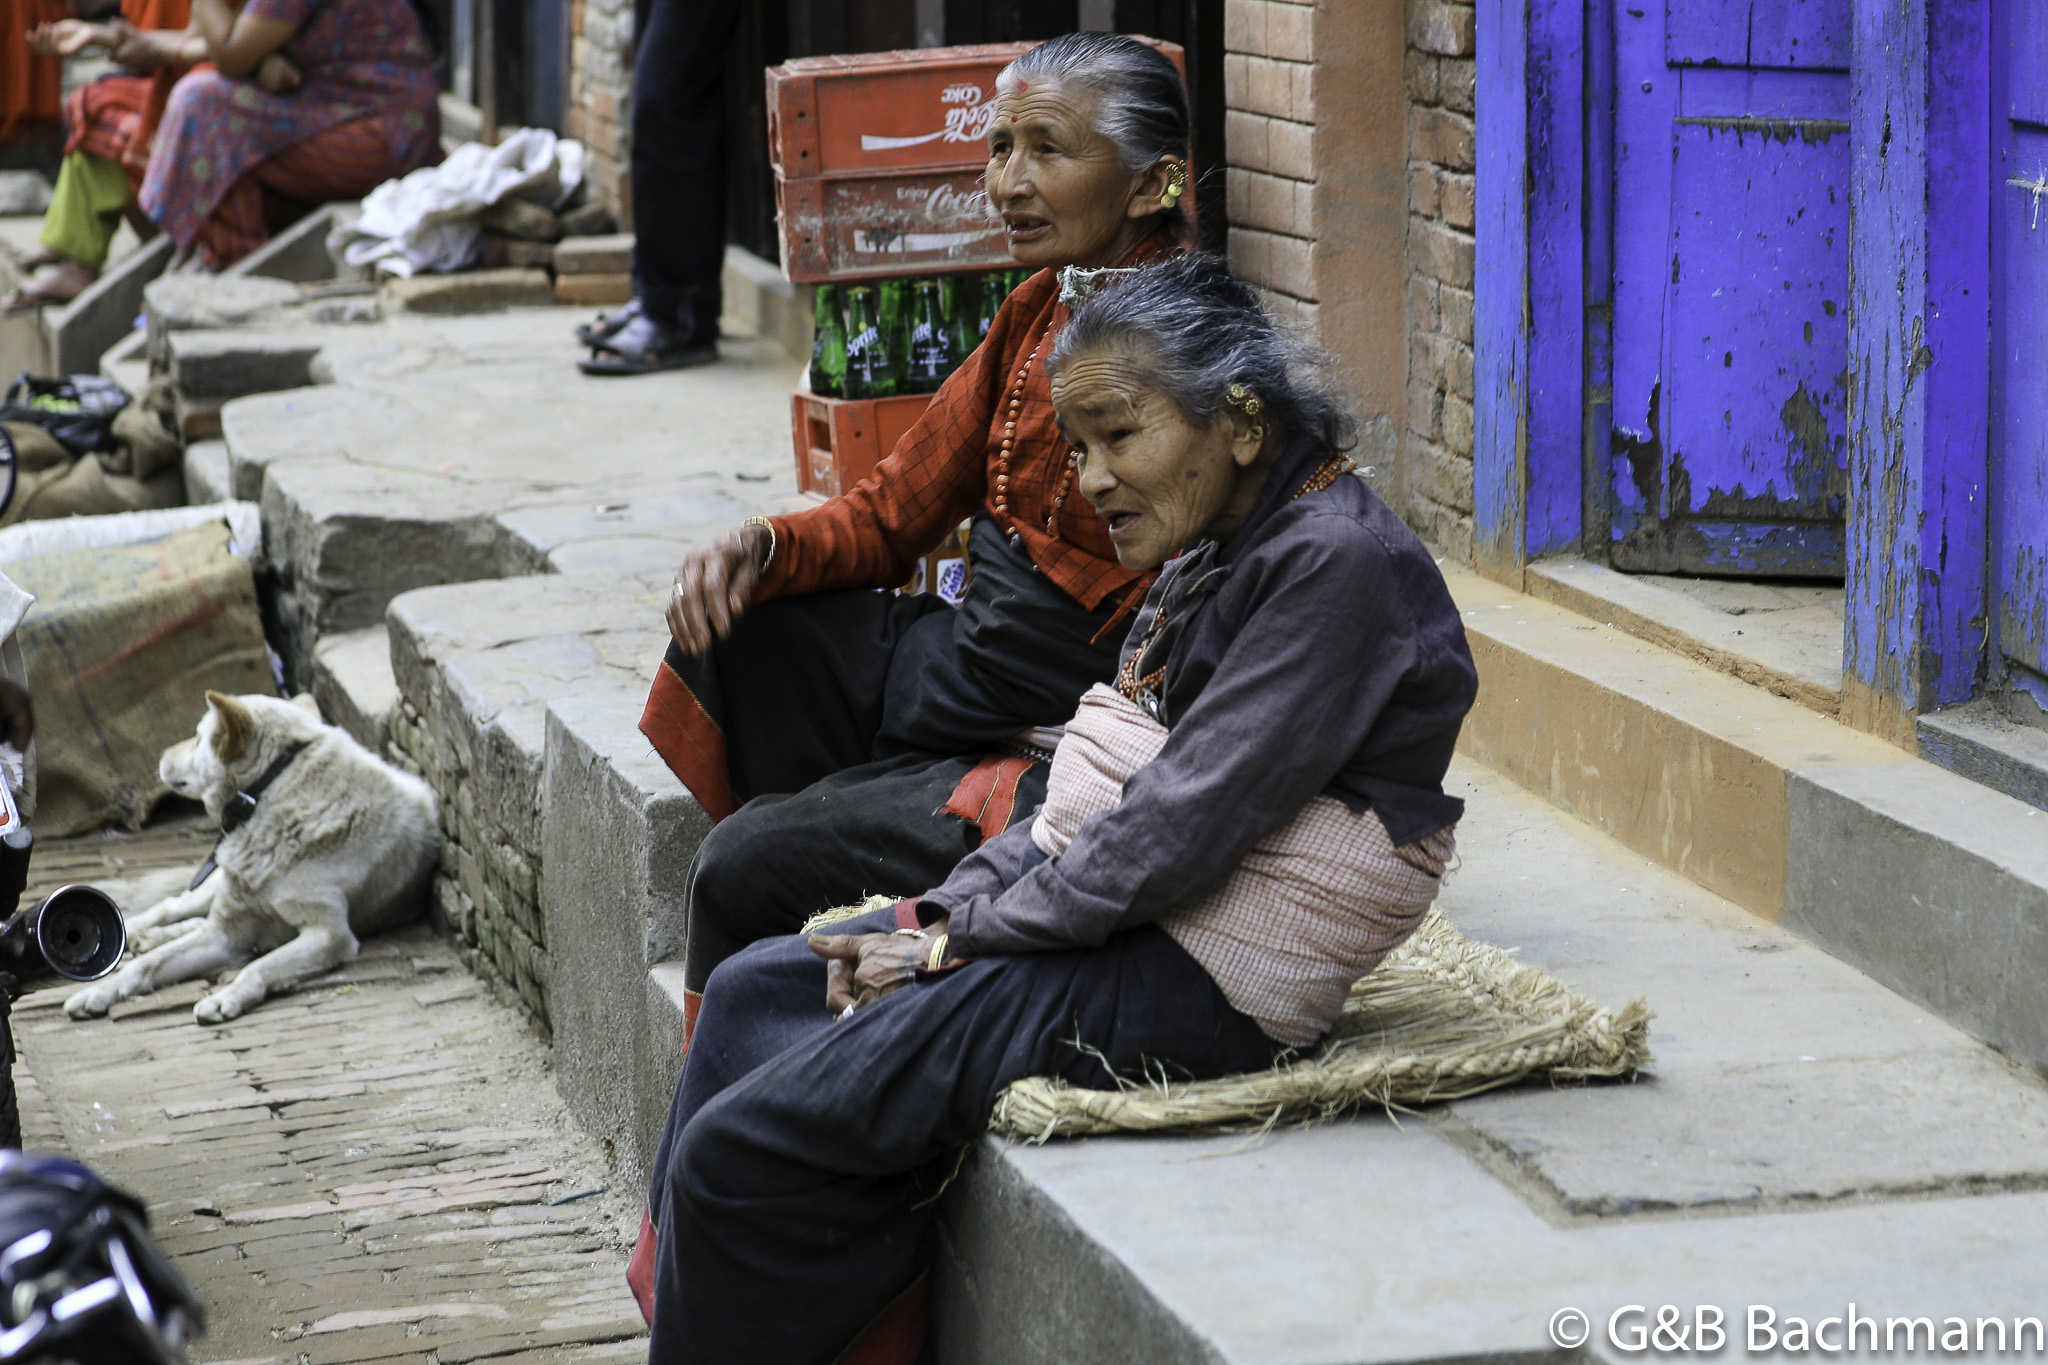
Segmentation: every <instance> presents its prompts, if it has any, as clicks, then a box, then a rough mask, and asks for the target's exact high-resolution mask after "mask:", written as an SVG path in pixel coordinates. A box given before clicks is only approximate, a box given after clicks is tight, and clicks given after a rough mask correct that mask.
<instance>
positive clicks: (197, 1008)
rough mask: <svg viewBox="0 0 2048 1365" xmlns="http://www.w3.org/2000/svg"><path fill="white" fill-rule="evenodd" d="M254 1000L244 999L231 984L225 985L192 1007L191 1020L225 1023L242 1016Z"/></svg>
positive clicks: (206, 1022) (203, 1022)
mask: <svg viewBox="0 0 2048 1365" xmlns="http://www.w3.org/2000/svg"><path fill="white" fill-rule="evenodd" d="M254 1003H255V1002H254V1001H245V1000H244V999H243V998H242V995H241V993H240V992H238V991H237V990H236V989H235V988H234V987H233V986H225V987H223V988H221V989H220V990H217V991H215V992H214V993H213V994H212V995H209V996H207V997H206V998H205V999H203V1000H201V1001H200V1002H199V1003H198V1004H196V1005H194V1006H193V1007H192V1020H193V1022H194V1023H199V1024H225V1023H227V1022H228V1021H229V1020H231V1019H239V1018H241V1017H242V1011H244V1010H246V1009H248V1008H249V1006H250V1005H251V1004H254Z"/></svg>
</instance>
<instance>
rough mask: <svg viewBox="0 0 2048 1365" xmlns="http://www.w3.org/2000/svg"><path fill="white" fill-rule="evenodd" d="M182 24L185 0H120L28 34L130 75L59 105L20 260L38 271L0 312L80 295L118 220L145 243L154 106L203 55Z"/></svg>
mask: <svg viewBox="0 0 2048 1365" xmlns="http://www.w3.org/2000/svg"><path fill="white" fill-rule="evenodd" d="M190 17H191V15H190V6H189V5H188V4H187V0H126V3H125V4H124V5H123V6H122V12H121V14H120V16H119V17H117V18H114V19H111V20H108V21H107V22H105V23H87V22H86V21H84V20H82V19H59V20H57V21H55V22H53V23H47V24H40V25H38V26H37V27H36V28H35V30H34V31H33V32H31V33H30V34H29V35H28V44H29V47H30V48H31V49H32V50H33V51H35V52H37V53H39V54H42V55H44V56H54V57H75V56H77V55H78V54H79V53H81V52H84V51H86V50H88V49H90V48H100V49H103V50H104V51H105V52H106V53H107V55H108V56H109V57H111V58H112V59H113V60H114V61H115V62H117V63H118V64H120V65H121V66H123V67H125V68H127V70H128V71H129V72H131V73H132V74H130V75H125V76H119V75H116V76H101V77H100V78H99V79H98V80H94V81H89V82H87V83H86V84H84V85H82V86H80V87H78V88H77V89H76V90H73V91H72V92H71V94H70V95H69V96H68V97H67V98H66V99H65V101H64V160H63V162H62V163H61V164H60V165H59V166H58V168H57V189H56V192H55V194H54V195H53V196H52V197H51V201H50V207H49V209H48V211H47V212H45V213H44V214H43V231H42V237H41V243H42V249H41V250H39V251H37V252H35V253H33V254H32V255H30V256H29V257H27V258H26V259H25V260H23V261H22V267H23V268H24V269H25V270H29V271H36V272H38V273H36V274H34V275H32V276H31V277H30V278H29V280H28V281H27V282H26V283H25V284H23V285H22V287H21V288H19V289H17V290H16V291H15V292H14V293H13V294H12V295H10V296H9V297H8V299H7V301H6V302H5V304H0V308H4V309H5V310H7V311H10V312H11V311H14V310H16V309H20V308H34V307H38V306H40V305H43V304H52V303H69V302H70V301H71V300H72V299H75V298H77V297H78V296H79V295H80V294H81V293H83V292H85V290H86V289H87V287H89V286H90V285H91V284H92V282H93V281H94V280H96V279H98V278H99V273H100V271H101V269H103V268H104V267H105V265H106V263H107V248H108V247H109V245H111V244H112V242H113V240H114V234H115V232H117V231H118V230H119V229H120V226H121V218H122V216H123V215H124V214H125V215H126V216H127V217H128V220H129V222H130V223H132V224H133V225H134V226H135V230H136V231H137V232H138V233H139V234H140V235H141V236H142V237H143V238H144V239H145V240H147V239H148V238H150V237H152V236H154V235H155V234H156V226H155V225H154V224H153V223H151V222H150V221H149V219H148V218H146V217H144V216H143V215H142V212H141V210H140V208H139V207H138V206H137V204H136V198H135V196H136V194H137V193H138V192H139V191H140V190H141V188H142V176H143V172H144V170H145V169H146V168H147V167H148V165H149V149H150V145H151V143H152V142H154V140H155V138H156V125H157V120H158V119H159V118H160V117H161V116H162V114H163V109H164V100H165V99H166V98H167V97H168V96H169V94H170V91H171V87H172V85H174V84H175V83H176V82H177V79H178V77H179V76H181V75H183V74H184V73H185V71H186V70H187V69H188V68H189V67H190V66H191V65H192V63H194V62H196V61H198V60H200V59H201V57H202V56H203V55H204V52H203V48H204V44H203V43H202V42H201V41H200V40H199V38H198V35H196V34H193V33H190V32H188V31H187V29H186V24H187V21H188V20H189V19H190ZM266 74H268V75H270V76H271V78H272V79H277V78H278V77H279V76H280V75H281V73H279V72H276V71H272V72H269V73H266Z"/></svg>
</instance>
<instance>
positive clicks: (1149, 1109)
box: [804, 896, 1652, 1142]
mask: <svg viewBox="0 0 2048 1365" xmlns="http://www.w3.org/2000/svg"><path fill="white" fill-rule="evenodd" d="M891 903H892V902H891V901H890V900H888V899H887V898H884V897H879V896H877V897H872V898H870V899H869V901H868V902H867V904H865V905H859V906H849V907H847V908H846V909H845V910H839V911H827V912H826V913H825V914H823V915H819V916H817V917H816V918H815V919H814V920H812V922H811V923H810V924H807V925H805V926H804V927H805V931H806V932H810V931H813V930H818V929H823V928H825V927H827V926H828V925H830V924H831V923H832V922H834V921H836V920H839V919H844V918H847V917H849V916H852V915H855V914H860V913H862V912H864V911H867V910H872V909H875V908H877V907H878V906H881V905H888V904H891ZM1650 1018H1651V1015H1650V1011H1649V1007H1648V1006H1647V1005H1646V1004H1645V1003H1644V1002H1643V1001H1642V1000H1641V999H1635V1000H1631V1001H1630V1002H1629V1003H1628V1004H1627V1005H1625V1006H1624V1007H1623V1008H1622V1009H1621V1010H1619V1011H1612V1010H1607V1009H1604V1008H1602V1007H1600V1006H1598V1005H1595V1004H1594V1003H1593V1002H1592V1001H1590V1000H1587V999H1586V998H1585V997H1584V996H1582V995H1580V994H1579V993H1578V992H1577V991H1574V990H1572V989H1571V988H1570V987H1569V986H1566V985H1565V984H1564V983H1563V982H1561V981H1559V980H1557V979H1556V978H1555V977H1553V976H1550V975H1548V974H1547V973H1545V972H1542V971H1539V970H1537V969H1536V968H1534V967H1525V966H1523V965H1522V964H1521V963H1519V962H1517V961H1515V959H1514V958H1513V957H1512V956H1511V955H1510V954H1509V953H1507V952H1505V951H1503V950H1502V949H1499V948H1496V947H1493V946H1492V945H1490V944H1485V943H1474V942H1473V941H1472V940H1471V939H1468V938H1466V937H1465V936H1464V935H1463V934H1461V933H1459V932H1458V931H1457V929H1456V928H1454V927H1453V926H1452V924H1451V922H1450V920H1449V919H1448V918H1446V917H1445V915H1444V913H1443V911H1442V910H1441V909H1437V908H1432V909H1431V910H1430V912H1429V914H1428V916H1427V917H1425V918H1424V920H1423V922H1422V927H1421V928H1419V929H1417V930H1416V932H1415V935H1414V937H1412V938H1410V939H1409V940H1408V942H1406V943H1405V944H1403V945H1402V946H1401V947H1400V948H1397V949H1396V950H1395V951H1394V952H1393V953H1391V954H1390V955H1389V956H1388V957H1387V959H1386V960H1385V961H1384V962H1382V963H1381V964H1380V965H1379V966H1378V967H1377V968H1376V969H1374V970H1373V971H1372V972H1371V973H1370V974H1369V975H1367V976H1364V977H1361V978H1360V979H1359V981H1358V983H1357V984H1356V985H1354V986H1352V988H1351V995H1350V998H1349V999H1348V1000H1347V1001H1346V1002H1345V1004H1344V1012H1343V1013H1342V1014H1340V1015H1339V1016H1338V1017H1337V1022H1336V1024H1335V1026H1334V1027H1332V1028H1331V1030H1330V1035H1329V1037H1328V1039H1327V1040H1326V1041H1325V1042H1324V1043H1323V1044H1322V1045H1321V1046H1319V1047H1317V1048H1315V1049H1314V1050H1312V1051H1308V1052H1304V1053H1300V1054H1296V1055H1294V1056H1292V1057H1290V1058H1288V1059H1284V1060H1282V1061H1281V1062H1279V1063H1278V1064H1276V1065H1275V1066H1274V1067H1273V1068H1272V1069H1271V1070H1269V1071H1262V1072H1257V1073H1249V1072H1248V1073H1245V1074H1243V1075H1237V1076H1225V1077H1222V1078H1221V1079H1218V1080H1212V1081H1192V1082H1180V1081H1170V1080H1167V1079H1165V1078H1163V1077H1157V1076H1155V1077H1148V1078H1145V1079H1142V1080H1125V1081H1123V1082H1122V1088H1121V1089H1118V1090H1086V1089H1082V1088H1081V1087H1079V1086H1073V1085H1069V1084H1067V1083H1066V1082H1065V1081H1062V1080H1059V1079H1057V1078H1054V1077H1047V1076H1031V1077H1027V1078H1025V1079H1024V1080H1021V1081H1017V1082H1015V1083H1014V1084H1012V1085H1011V1086H1010V1087H1009V1088H1008V1089H1006V1090H1004V1091H1003V1093H1002V1094H1001V1095H1000V1096H998V1097H997V1099H996V1107H995V1113H994V1114H993V1115H992V1116H991V1118H990V1120H989V1127H990V1129H991V1131H994V1132H997V1133H1005V1134H1009V1135H1011V1136H1014V1137H1020V1138H1025V1139H1029V1140H1033V1141H1041V1142H1042V1141H1044V1140H1045V1139H1047V1138H1052V1137H1079V1136H1085V1135H1089V1134H1096V1133H1129V1132H1153V1133H1166V1132H1172V1133H1205V1132H1207V1133H1216V1132H1244V1131H1255V1130H1258V1129H1265V1128H1272V1127H1276V1126H1281V1127H1293V1126H1301V1125H1306V1124H1310V1123H1316V1122H1319V1121H1321V1120H1325V1119H1331V1118H1335V1117H1337V1116H1339V1115H1341V1114H1345V1113H1348V1112H1350V1111H1352V1110H1354V1109H1358V1108H1361V1107H1364V1106H1368V1105H1370V1106H1378V1107H1385V1108H1399V1107H1407V1106H1413V1105H1420V1104H1428V1103H1431V1102H1433V1101H1444V1100H1456V1099H1464V1098H1466V1097H1467V1096H1470V1095H1476V1094H1479V1093H1480V1092H1481V1091H1486V1090H1493V1089H1496V1088H1498V1087H1500V1086H1504V1085H1512V1084H1514V1083H1515V1082H1517V1081H1522V1080H1528V1079H1531V1078H1537V1077H1540V1078H1542V1079H1545V1080H1549V1081H1551V1082H1553V1083H1557V1082H1564V1081H1579V1080H1586V1079H1590V1078H1593V1077H1615V1076H1630V1077H1632V1076H1634V1074H1635V1073H1636V1072H1637V1071H1638V1070H1640V1069H1641V1068H1643V1067H1646V1066H1648V1065H1649V1064H1650V1062H1651V1060H1652V1058H1651V1056H1650V1044H1649V1036H1650Z"/></svg>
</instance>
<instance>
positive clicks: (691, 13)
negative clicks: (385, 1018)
mask: <svg viewBox="0 0 2048 1365" xmlns="http://www.w3.org/2000/svg"><path fill="white" fill-rule="evenodd" d="M740 3H741V0H636V3H635V5H634V21H635V25H636V31H637V43H636V46H635V51H634V58H633V162H632V178H633V293H634V298H635V301H636V302H637V303H638V305H639V316H637V317H636V318H634V319H633V320H632V321H630V322H629V323H627V325H626V326H625V327H624V328H623V329H622V330H621V331H619V332H618V333H617V334H616V335H614V336H611V337H609V338H606V339H604V340H603V341H602V342H600V343H599V344H600V345H601V346H602V347H604V348H606V349H608V350H610V351H613V352H615V353H616V354H617V355H618V356H619V357H620V358H621V359H623V360H631V359H633V358H634V357H636V356H648V357H649V358H654V357H656V356H666V357H670V358H674V357H679V356H682V355H683V354H685V353H690V354H691V355H692V356H693V357H694V358H697V359H705V358H709V357H710V356H714V355H715V354H716V348H717V343H718V314H719V311H720V305H721V291H720V288H719V276H720V272H721V271H722V270H723V269H724V266H725V197H726V147H725V59H726V49H727V48H728V47H729V46H731V44H732V36H733V31H734V28H735V26H736V25H737V24H738V22H739V13H740Z"/></svg>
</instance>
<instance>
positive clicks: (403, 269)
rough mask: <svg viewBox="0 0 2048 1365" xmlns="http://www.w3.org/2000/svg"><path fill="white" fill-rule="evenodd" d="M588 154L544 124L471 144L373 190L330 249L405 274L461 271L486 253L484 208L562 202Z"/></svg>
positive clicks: (578, 180) (579, 179)
mask: <svg viewBox="0 0 2048 1365" xmlns="http://www.w3.org/2000/svg"><path fill="white" fill-rule="evenodd" d="M585 159H586V158H585V151H584V147H583V144H582V143H580V142H577V141H576V140H574V139H573V138H565V137H557V136H555V135H554V134H553V133H551V132H549V131H548V130H547V129H545V128H522V129H520V130H519V131H518V132H516V133H514V134H512V135H511V136H510V137H508V138H506V139H505V140H504V141H503V142H501V143H499V144H498V145H497V146H495V147H486V146H485V145H484V144H483V143H481V142H465V143H464V144H463V145H462V146H460V147H457V148H456V149H455V151H454V152H453V153H451V154H450V155H449V157H448V159H447V160H446V161H443V162H442V163H441V164H440V165H438V166H423V167H421V168H420V169H419V170H416V171H414V172H412V173H411V174H410V175H407V176H404V177H403V178H401V179H398V180H387V181H385V182H384V183H383V184H381V185H379V186H378V187H377V188H376V189H374V190H371V191H370V195H369V197H368V198H367V199H365V200H363V212H362V215H361V216H360V217H359V218H357V219H356V220H355V221H354V222H352V223H343V224H340V225H339V226H337V227H336V228H335V229H334V230H333V231H332V232H330V233H328V234H327V249H328V251H329V252H330V253H333V254H335V255H338V256H340V257H341V258H342V259H344V260H346V261H347V262H348V263H349V264H350V265H358V266H364V265H381V266H383V268H384V269H385V270H387V271H388V272H390V273H391V274H394V275H400V276H411V275H414V274H418V273H422V272H426V273H432V272H436V271H449V270H461V269H463V268H465V267H467V266H472V265H475V264H476V263H477V262H478V261H480V260H482V259H483V246H484V229H483V223H482V222H481V221H480V220H481V218H482V216H483V213H484V210H486V209H488V208H490V207H491V206H492V205H494V204H497V203H500V202H502V201H503V200H506V199H512V198H516V199H524V200H527V201H528V202H529V203H534V204H539V205H541V206H542V207H543V208H551V209H552V208H559V207H561V206H562V205H563V204H566V203H567V202H568V201H569V198H570V196H571V195H573V194H575V192H576V190H577V188H578V186H580V185H581V184H582V183H583V171H584V164H585Z"/></svg>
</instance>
